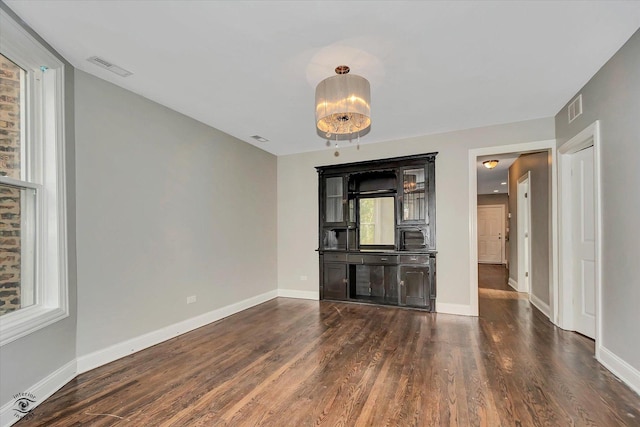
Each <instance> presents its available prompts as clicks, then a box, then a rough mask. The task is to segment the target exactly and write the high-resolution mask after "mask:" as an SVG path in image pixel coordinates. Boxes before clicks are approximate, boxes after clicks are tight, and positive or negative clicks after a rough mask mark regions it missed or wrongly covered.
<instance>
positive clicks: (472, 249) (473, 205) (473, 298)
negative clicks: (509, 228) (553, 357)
mask: <svg viewBox="0 0 640 427" xmlns="http://www.w3.org/2000/svg"><path fill="white" fill-rule="evenodd" d="M556 144H557V143H556V140H555V139H549V140H544V141H535V142H525V143H520V144H510V145H498V146H494V147H485V148H475V149H469V158H468V160H469V165H468V174H469V190H468V191H469V204H468V206H469V313H468V314H469V315H470V316H477V315H478V312H479V309H478V176H477V163H478V157H481V156H489V155H492V154H507V153H526V152H534V151H542V150H547V151H549V153H550V155H551V165H550V168H549V173H550V181H551V200H550V203H551V218H550V219H551V221H550V222H551V234H550V236H549V237H550V242H549V246H550V248H549V258H550V261H549V300H550V301H549V307H550V308H551V310H550V311H551V313H553V314H554V316H553V319H556V316H555V313H556V312H557V288H558V275H557V271H558V230H557V222H558V221H557V218H558V206H557V200H558V198H557V194H558V183H557V179H556V177H557V175H556V161H557V160H556ZM465 314H466V313H465ZM553 319H552V322H554V323H555V320H553Z"/></svg>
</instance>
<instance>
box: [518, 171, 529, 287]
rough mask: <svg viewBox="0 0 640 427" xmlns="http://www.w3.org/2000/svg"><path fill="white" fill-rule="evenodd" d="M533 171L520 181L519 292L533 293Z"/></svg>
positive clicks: (523, 176)
mask: <svg viewBox="0 0 640 427" xmlns="http://www.w3.org/2000/svg"><path fill="white" fill-rule="evenodd" d="M530 182H531V171H527V173H526V174H524V175H522V176H521V177H520V178H519V179H518V186H517V194H516V198H517V206H518V222H517V224H518V230H517V233H518V238H517V242H518V282H517V290H518V292H526V293H531V271H532V269H531V241H532V236H531V197H530V195H529V193H530V191H529V188H530Z"/></svg>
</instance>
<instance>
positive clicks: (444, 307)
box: [436, 301, 475, 316]
mask: <svg viewBox="0 0 640 427" xmlns="http://www.w3.org/2000/svg"><path fill="white" fill-rule="evenodd" d="M436 312H437V313H442V314H457V315H460V316H475V315H474V314H473V311H472V310H471V306H470V305H463V304H448V303H445V302H437V301H436Z"/></svg>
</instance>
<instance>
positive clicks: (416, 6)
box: [6, 0, 640, 155]
mask: <svg viewBox="0 0 640 427" xmlns="http://www.w3.org/2000/svg"><path fill="white" fill-rule="evenodd" d="M6 3H7V4H8V5H9V7H11V8H12V9H13V10H14V11H15V12H16V13H17V14H18V15H19V16H20V17H21V18H22V19H24V20H25V21H26V22H27V23H28V24H29V25H30V26H31V27H32V28H34V29H35V30H36V31H37V32H38V33H39V34H40V35H41V36H42V37H43V38H44V39H45V40H47V41H48V42H49V43H50V44H51V45H52V46H53V47H54V48H56V49H57V50H58V51H59V52H60V53H61V54H62V55H63V56H64V57H65V58H66V59H67V60H69V61H70V62H71V63H72V64H73V65H74V66H76V67H77V68H79V69H81V70H83V71H86V72H88V73H91V74H94V75H96V76H98V77H101V78H103V79H105V80H108V81H110V82H112V83H115V84H117V85H119V86H122V87H124V88H126V89H129V90H131V91H133V92H136V93H138V94H140V95H143V96H145V97H147V98H149V99H152V100H154V101H157V102H159V103H161V104H164V105H166V106H168V107H170V108H172V109H174V110H176V111H179V112H181V113H183V114H186V115H187V116H190V117H193V118H195V119H197V120H200V121H202V122H204V123H206V124H208V125H210V126H213V127H215V128H218V129H220V130H223V131H225V132H227V133H229V134H231V135H233V136H235V137H237V138H239V139H241V140H243V141H246V142H248V143H251V144H254V145H256V146H258V147H261V148H262V149H264V150H266V151H269V152H271V153H273V154H276V155H282V154H289V153H297V152H304V151H313V150H320V149H324V147H325V143H324V141H323V140H322V139H321V138H320V137H319V136H317V134H316V132H315V126H314V106H313V102H314V93H315V86H316V84H317V83H318V82H319V81H320V80H322V79H324V78H326V77H329V76H331V75H333V74H334V71H333V69H334V68H335V67H336V66H337V65H340V64H346V65H349V66H350V67H351V71H352V73H354V74H359V75H362V76H364V77H366V78H367V79H369V80H370V82H371V92H372V121H373V124H372V130H371V132H370V133H369V135H367V136H365V137H364V138H363V140H362V143H369V142H380V141H386V140H395V139H400V138H404V137H412V136H418V135H425V134H433V133H439V132H445V131H451V130H457V129H465V128H471V127H477V126H486V125H492V124H499V123H507V122H513V121H519V120H527V119H534V118H539V117H549V116H553V115H555V114H556V113H557V112H558V111H559V110H560V108H562V106H563V105H564V104H565V103H566V102H567V101H569V100H570V98H571V97H572V96H573V95H574V94H575V93H576V92H577V91H578V90H579V89H580V88H581V87H582V86H583V85H584V84H585V83H586V82H587V81H588V80H589V78H590V77H592V76H593V75H594V74H595V72H596V71H597V70H598V69H599V68H600V67H601V66H602V65H603V64H604V63H605V62H606V61H607V60H608V59H609V58H610V57H611V56H612V55H613V54H614V53H615V52H616V51H617V50H618V49H619V48H620V47H621V46H622V44H624V42H625V41H626V40H628V39H629V37H630V36H631V35H632V34H633V33H634V32H635V31H636V30H637V29H638V28H639V27H640V2H637V1H584V2H583V1H545V2H535V1H518V2H493V1H475V2H468V1H456V2H435V1H432V2H418V1H352V2H346V1H340V2H332V1H298V2H294V1H170V0H162V1H149V0H147V1H133V0H129V1H75V0H73V1H57V0H53V1H51V0H49V1H16V0H7V1H6ZM91 56H99V57H102V58H104V59H106V60H108V61H110V62H112V63H114V64H116V65H118V66H120V67H122V68H125V69H127V70H129V71H132V72H133V73H134V74H133V75H132V76H130V77H127V78H122V77H119V76H117V75H115V74H112V73H110V72H108V71H105V70H103V69H101V68H99V67H97V66H95V65H93V64H90V63H88V62H87V61H86V58H88V57H91ZM124 107H126V106H124ZM255 134H258V135H261V136H263V137H265V138H267V139H269V140H270V141H269V142H266V143H260V142H257V141H255V140H254V139H252V138H251V135H255Z"/></svg>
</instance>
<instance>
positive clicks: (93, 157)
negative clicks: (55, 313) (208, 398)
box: [76, 70, 277, 357]
mask: <svg viewBox="0 0 640 427" xmlns="http://www.w3.org/2000/svg"><path fill="white" fill-rule="evenodd" d="M76 124H77V127H76V141H77V146H76V155H77V179H78V187H77V198H78V203H77V216H78V219H77V221H78V222H77V232H78V338H77V339H78V344H77V354H78V357H82V356H85V355H87V354H89V353H92V352H95V351H98V350H102V349H104V348H106V347H108V346H110V345H114V344H118V343H121V342H123V341H125V340H127V339H131V338H134V337H138V336H140V335H142V334H145V333H148V332H152V331H155V330H158V329H160V328H163V327H165V326H168V325H171V324H174V323H176V322H179V321H182V320H185V319H188V318H191V317H194V316H197V315H200V314H203V313H207V312H210V311H212V310H215V309H218V308H221V307H224V306H227V305H229V304H232V303H236V302H239V301H242V300H244V299H247V298H250V297H253V296H256V295H259V294H262V293H265V292H268V291H273V290H275V289H276V288H277V281H276V274H277V271H276V268H277V260H276V248H277V241H276V237H277V230H276V226H277V223H276V212H277V207H276V201H277V192H276V172H277V171H276V167H277V161H276V157H275V156H273V155H271V154H269V153H267V152H265V151H262V150H260V149H258V148H256V147H254V146H252V145H250V144H247V143H245V142H242V141H240V140H238V139H236V138H233V137H231V136H229V135H227V134H225V133H223V132H220V131H218V130H216V129H213V128H211V127H209V126H206V125H204V124H202V123H200V122H197V121H195V120H193V119H190V118H188V117H186V116H183V115H181V114H179V113H176V112H175V111H173V110H170V109H168V108H166V107H163V106H161V105H159V104H156V103H154V102H152V101H149V100H148V99H145V98H143V97H141V96H138V95H136V94H134V93H132V92H129V91H127V90H124V89H122V88H119V87H117V86H115V85H113V84H110V83H108V82H106V81H104V80H100V79H98V78H96V77H93V76H91V75H89V74H87V73H84V72H81V71H78V70H77V71H76ZM190 295H197V302H196V303H195V304H190V305H187V304H186V298H187V296H190Z"/></svg>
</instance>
